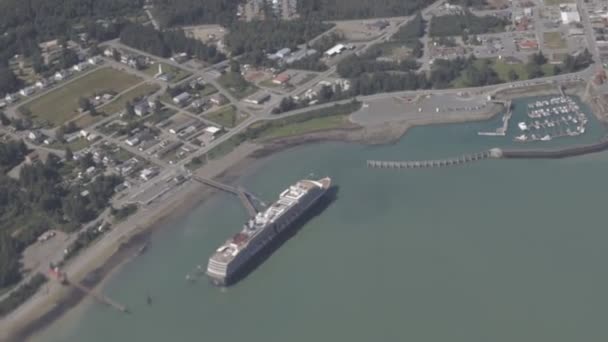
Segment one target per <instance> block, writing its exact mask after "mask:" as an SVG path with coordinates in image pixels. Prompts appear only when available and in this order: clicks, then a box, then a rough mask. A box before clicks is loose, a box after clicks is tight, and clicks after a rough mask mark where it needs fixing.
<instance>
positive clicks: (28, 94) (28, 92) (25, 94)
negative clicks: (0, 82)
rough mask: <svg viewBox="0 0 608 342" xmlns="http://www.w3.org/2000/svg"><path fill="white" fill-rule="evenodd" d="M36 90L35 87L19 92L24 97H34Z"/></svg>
mask: <svg viewBox="0 0 608 342" xmlns="http://www.w3.org/2000/svg"><path fill="white" fill-rule="evenodd" d="M35 91H36V90H35V89H34V87H31V86H30V87H25V88H23V89H21V90H19V94H21V95H22V96H30V95H32V94H33V93H34V92H35Z"/></svg>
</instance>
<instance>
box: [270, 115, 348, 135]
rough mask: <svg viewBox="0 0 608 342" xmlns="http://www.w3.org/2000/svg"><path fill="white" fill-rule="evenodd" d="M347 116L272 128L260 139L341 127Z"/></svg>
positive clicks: (336, 116) (316, 119)
mask: <svg viewBox="0 0 608 342" xmlns="http://www.w3.org/2000/svg"><path fill="white" fill-rule="evenodd" d="M347 118H348V115H334V116H328V117H324V118H315V119H310V120H308V121H304V122H297V123H292V124H289V125H286V126H282V127H273V128H270V129H268V130H266V131H265V132H264V134H263V135H262V136H261V138H262V139H275V138H285V137H289V136H296V135H302V134H305V133H310V132H315V131H320V130H326V129H333V128H338V127H341V126H343V125H344V124H345V123H346V122H348V120H347Z"/></svg>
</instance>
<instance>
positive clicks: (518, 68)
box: [453, 58, 555, 88]
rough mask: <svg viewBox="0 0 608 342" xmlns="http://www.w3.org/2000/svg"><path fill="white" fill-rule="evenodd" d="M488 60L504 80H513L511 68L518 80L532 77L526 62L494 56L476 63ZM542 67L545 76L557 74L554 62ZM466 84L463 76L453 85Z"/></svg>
mask: <svg viewBox="0 0 608 342" xmlns="http://www.w3.org/2000/svg"><path fill="white" fill-rule="evenodd" d="M488 60H489V61H491V63H492V64H491V65H492V68H493V69H494V70H495V71H496V73H497V74H498V77H499V78H500V79H501V80H503V81H504V82H509V81H511V79H510V78H509V73H510V71H511V70H513V71H515V73H516V74H517V76H518V78H517V80H519V81H523V80H528V79H530V75H529V74H528V70H527V68H526V64H524V63H518V64H507V63H505V62H503V61H500V60H497V59H493V58H492V59H478V60H477V61H475V64H476V65H481V64H483V63H486V62H487V61H488ZM541 69H542V71H543V74H544V76H553V75H555V66H554V65H552V64H544V65H543V66H541ZM466 86H468V85H467V84H465V82H464V80H463V78H462V76H461V77H460V78H458V79H456V80H455V81H454V83H453V87H455V88H459V87H466Z"/></svg>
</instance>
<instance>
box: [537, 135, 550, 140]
mask: <svg viewBox="0 0 608 342" xmlns="http://www.w3.org/2000/svg"><path fill="white" fill-rule="evenodd" d="M549 140H551V136H550V135H548V134H547V135H545V136H544V137H542V138H540V141H549Z"/></svg>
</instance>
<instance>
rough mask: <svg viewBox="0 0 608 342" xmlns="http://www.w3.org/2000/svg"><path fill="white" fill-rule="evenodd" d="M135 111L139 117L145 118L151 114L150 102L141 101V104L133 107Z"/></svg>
mask: <svg viewBox="0 0 608 342" xmlns="http://www.w3.org/2000/svg"><path fill="white" fill-rule="evenodd" d="M133 111H134V112H135V115H137V116H144V115H146V114H148V113H149V112H150V106H149V105H148V102H146V101H141V102H140V103H138V104H136V105H135V106H133Z"/></svg>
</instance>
